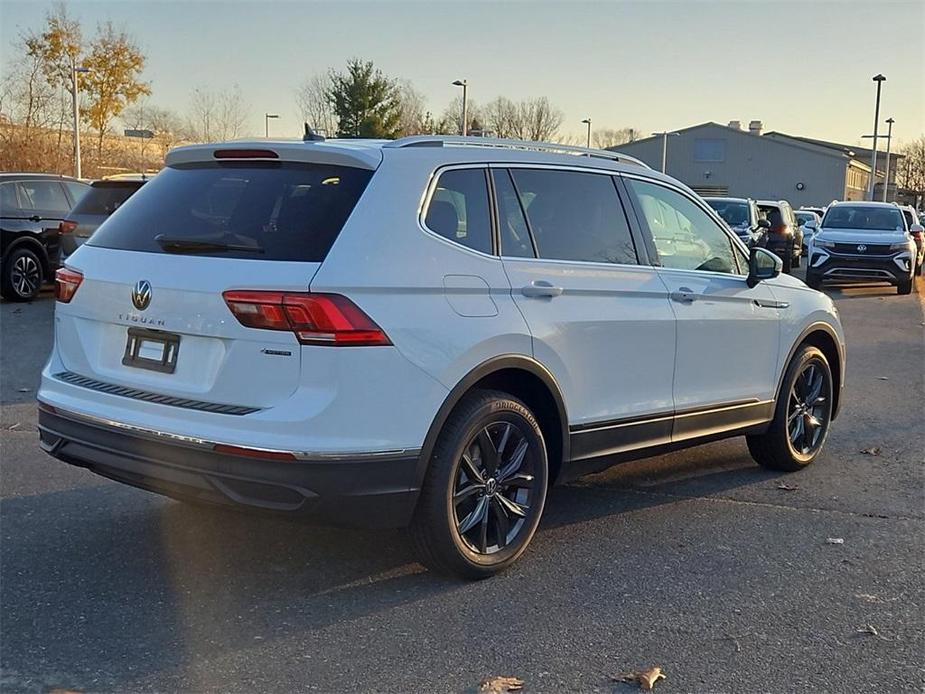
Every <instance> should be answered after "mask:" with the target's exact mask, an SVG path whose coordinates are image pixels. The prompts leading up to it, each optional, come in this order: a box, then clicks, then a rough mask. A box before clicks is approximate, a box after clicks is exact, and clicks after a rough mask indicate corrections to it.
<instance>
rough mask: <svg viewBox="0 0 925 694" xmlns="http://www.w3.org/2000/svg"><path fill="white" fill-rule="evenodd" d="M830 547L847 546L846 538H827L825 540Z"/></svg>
mask: <svg viewBox="0 0 925 694" xmlns="http://www.w3.org/2000/svg"><path fill="white" fill-rule="evenodd" d="M825 541H826V542H828V543H829V544H830V545H843V544H845V538H843V537H827V538H826V539H825Z"/></svg>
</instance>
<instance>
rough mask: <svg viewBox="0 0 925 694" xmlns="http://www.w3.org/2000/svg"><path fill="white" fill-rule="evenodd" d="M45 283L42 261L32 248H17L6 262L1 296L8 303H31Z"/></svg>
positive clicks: (0, 282)
mask: <svg viewBox="0 0 925 694" xmlns="http://www.w3.org/2000/svg"><path fill="white" fill-rule="evenodd" d="M44 281H45V273H44V272H43V270H42V259H41V258H40V257H39V255H38V253H36V252H35V251H34V250H32V249H31V248H24V247H20V248H15V249H13V251H12V252H11V253H10V254H9V256H8V257H7V258H6V259H5V260H4V263H3V270H2V275H0V295H2V296H3V298H4V299H6V300H7V301H31V300H32V299H34V298H35V297H36V296H38V293H39V291H40V290H41V288H42V284H43V283H44Z"/></svg>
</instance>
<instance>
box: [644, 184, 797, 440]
mask: <svg viewBox="0 0 925 694" xmlns="http://www.w3.org/2000/svg"><path fill="white" fill-rule="evenodd" d="M626 183H627V188H628V189H629V190H630V192H631V194H632V196H633V200H634V203H633V204H634V209H635V210H636V213H637V216H638V218H639V219H640V222H641V223H642V224H643V226H644V227H645V232H646V233H648V234H649V235H650V236H651V239H652V245H653V246H654V249H655V252H656V262H657V263H658V264H659V266H660V267H659V270H658V273H659V275H660V277H661V279H662V280H663V282H664V283H665V286H666V288H667V290H668V295H669V297H670V303H671V308H672V310H673V312H674V315H675V317H676V320H677V340H676V355H675V369H674V374H675V375H674V386H673V390H672V393H673V398H674V406H675V413H676V419H675V426H674V434H673V439H674V440H680V439H683V438H689V437H690V436H694V435H697V434H698V433H713V432H715V431H721V430H723V429H729V428H734V427H735V426H736V425H738V424H749V423H754V422H755V420H756V419H757V421H764V420H765V419H766V417H765V414H766V413H765V410H766V409H767V408H766V407H764V406H763V405H755V403H766V402H768V401H769V400H772V399H773V398H774V388H775V386H776V380H775V378H774V374H775V369H776V364H777V355H778V350H779V342H780V315H779V314H780V309H779V308H777V303H776V301H775V299H774V295H773V293H772V291H771V289H770V287H769V286H768V285H767V284H758V285H757V286H756V287H754V288H749V287H748V285H747V284H746V278H745V276H744V275H743V274H740V272H743V271H744V269H745V268H744V262H743V261H744V258H745V256H744V252H743V251H742V249H741V246H740V245H739V242H738V241H737V240H734V239H733V237H732V235H731V233H730V232H728V231H727V229H726V228H725V225H722V224H720V223H719V222H718V221H717V220H716V219H715V215H713V214H712V213H708V212H707V208H706V206H705V204H704V203H703V202H702V201H700V202H698V201H696V200H695V198H694V197H693V196H692V195H689V194H688V193H687V192H685V191H682V190H680V189H675V188H673V187H670V186H668V185H662V184H661V183H658V182H655V181H643V180H639V179H634V178H627V179H626ZM717 409H719V410H720V412H717ZM698 410H699V411H701V413H700V414H696V411H698ZM704 410H712V411H711V412H706V413H704V412H703V411H704Z"/></svg>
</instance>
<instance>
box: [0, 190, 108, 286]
mask: <svg viewBox="0 0 925 694" xmlns="http://www.w3.org/2000/svg"><path fill="white" fill-rule="evenodd" d="M89 189H90V186H88V185H87V184H86V183H82V182H81V181H78V180H77V179H75V178H68V177H66V176H54V175H50V174H17V173H11V174H0V294H2V296H3V298H4V299H8V300H10V301H28V300H29V299H32V298H34V297H35V295H36V294H38V293H39V289H41V288H42V284H43V283H44V282H45V281H48V280H51V278H52V276H53V275H54V271H55V269H56V268H57V266H58V249H59V243H58V226H59V225H60V224H61V222H62V221H63V220H64V218H65V216H66V215H67V213H68V211H69V210H70V209H71V208H72V207H73V206H74V205H75V204H76V203H77V201H78V200H80V198H81V197H82V196H83V194H84V193H85V192H86V191H87V190H89Z"/></svg>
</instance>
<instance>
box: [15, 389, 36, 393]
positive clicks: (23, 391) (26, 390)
mask: <svg viewBox="0 0 925 694" xmlns="http://www.w3.org/2000/svg"><path fill="white" fill-rule="evenodd" d="M16 390H18V391H19V392H20V393H28V392H29V391H30V390H32V389H31V388H17V389H16Z"/></svg>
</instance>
